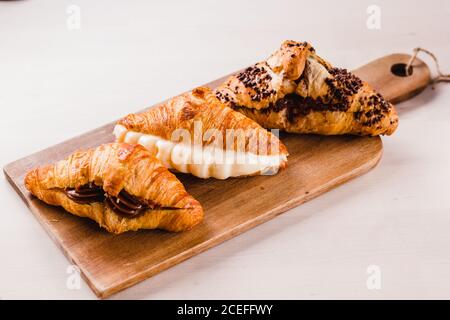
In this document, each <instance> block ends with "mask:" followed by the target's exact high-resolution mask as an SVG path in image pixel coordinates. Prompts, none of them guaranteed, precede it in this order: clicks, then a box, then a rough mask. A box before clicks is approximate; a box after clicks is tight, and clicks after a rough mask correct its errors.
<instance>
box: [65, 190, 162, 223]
mask: <svg viewBox="0 0 450 320" xmlns="http://www.w3.org/2000/svg"><path fill="white" fill-rule="evenodd" d="M64 193H65V194H66V196H67V197H68V198H69V199H70V200H72V201H74V202H76V203H80V204H90V203H95V202H106V205H107V206H108V207H109V208H110V209H111V210H113V211H114V212H115V213H117V214H120V215H122V216H126V217H135V216H138V215H139V214H141V213H143V212H145V211H146V210H148V209H156V208H159V206H158V205H156V204H154V203H151V202H149V201H145V200H143V199H140V198H138V197H135V196H133V195H131V194H129V193H128V192H126V191H125V190H122V191H120V193H119V195H118V196H117V197H116V196H113V195H110V194H108V193H107V192H105V191H104V190H103V188H102V187H100V186H97V185H95V184H93V183H90V184H87V185H84V186H81V187H77V188H73V189H72V188H69V189H65V190H64Z"/></svg>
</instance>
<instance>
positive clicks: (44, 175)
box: [25, 143, 203, 233]
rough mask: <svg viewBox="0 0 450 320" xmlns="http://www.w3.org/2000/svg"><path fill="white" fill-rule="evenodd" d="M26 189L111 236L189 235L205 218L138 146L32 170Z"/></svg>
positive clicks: (110, 148)
mask: <svg viewBox="0 0 450 320" xmlns="http://www.w3.org/2000/svg"><path fill="white" fill-rule="evenodd" d="M25 186H26V188H27V189H28V190H29V191H30V192H31V193H32V194H33V195H35V196H36V197H37V198H39V199H40V200H42V201H44V202H46V203H47V204H50V205H55V206H62V207H63V208H64V209H66V210H67V211H68V212H70V213H72V214H74V215H77V216H80V217H87V218H90V219H92V220H95V221H96V222H97V223H98V224H99V225H100V226H101V227H103V228H105V229H106V230H108V231H109V232H113V233H122V232H125V231H128V230H138V229H156V228H158V229H164V230H168V231H183V230H189V229H191V228H192V227H193V226H195V225H196V224H198V223H199V222H200V221H201V220H202V218H203V209H202V207H201V206H200V204H199V202H198V201H197V200H195V199H194V198H193V197H192V196H190V195H189V194H188V193H187V192H186V190H185V189H184V187H183V185H182V184H181V182H180V181H178V179H177V178H176V177H175V176H174V175H173V174H172V173H171V172H169V171H168V170H167V168H165V167H164V166H163V165H162V164H161V162H160V161H159V160H157V159H155V158H154V157H153V156H152V155H151V154H150V152H148V151H147V150H145V148H143V147H141V146H138V145H129V144H125V143H113V144H106V145H102V146H100V147H97V148H96V149H91V150H87V151H79V152H75V153H74V154H72V155H71V156H69V157H68V158H67V159H66V160H62V161H59V162H57V163H56V164H52V165H48V166H45V167H42V168H37V169H34V170H32V171H31V172H29V173H28V174H27V176H26V177H25Z"/></svg>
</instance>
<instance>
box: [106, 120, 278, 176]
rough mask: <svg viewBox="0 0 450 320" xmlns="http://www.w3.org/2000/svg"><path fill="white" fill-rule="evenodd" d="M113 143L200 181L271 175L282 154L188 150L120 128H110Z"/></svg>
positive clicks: (199, 148)
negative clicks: (134, 148) (140, 149)
mask: <svg viewBox="0 0 450 320" xmlns="http://www.w3.org/2000/svg"><path fill="white" fill-rule="evenodd" d="M114 135H115V136H116V141H118V142H126V143H132V144H140V145H142V146H144V147H145V148H146V149H148V150H150V151H151V152H153V153H154V154H155V155H156V158H158V159H159V160H160V161H161V162H162V163H163V164H164V165H165V166H166V167H167V168H169V169H175V170H177V171H179V172H183V173H190V174H193V175H195V176H197V177H200V178H210V177H213V178H217V179H227V178H229V177H239V176H246V175H253V174H263V175H264V174H265V175H271V174H275V173H277V172H278V169H279V167H280V165H281V163H283V162H285V161H287V155H286V154H280V155H256V154H254V153H251V152H239V151H230V150H223V149H222V148H218V147H216V146H214V145H210V146H207V147H192V146H191V145H188V144H185V143H182V142H178V143H177V142H172V141H169V140H165V139H163V138H161V137H158V136H153V135H150V134H143V133H139V132H135V131H130V130H127V129H126V128H125V127H124V126H122V125H116V127H115V128H114Z"/></svg>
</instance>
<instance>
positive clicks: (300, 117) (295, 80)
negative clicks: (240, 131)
mask: <svg viewBox="0 0 450 320" xmlns="http://www.w3.org/2000/svg"><path fill="white" fill-rule="evenodd" d="M214 93H215V95H216V96H217V98H219V99H220V100H221V101H222V102H223V103H225V104H226V105H228V106H229V107H232V108H234V109H235V110H237V111H239V112H241V113H243V114H245V115H246V116H247V117H249V118H251V119H253V120H255V121H256V122H258V123H259V124H260V125H261V126H263V127H265V128H278V129H282V130H285V131H288V132H297V133H317V134H323V135H337V134H355V135H369V136H375V135H382V134H387V135H390V134H392V133H393V132H394V131H395V129H396V128H397V125H398V116H397V113H396V111H395V108H394V106H393V105H392V104H391V103H389V102H387V101H386V100H385V99H384V98H383V97H382V96H381V95H380V94H379V93H376V92H375V91H374V90H373V89H372V88H371V87H370V86H369V85H368V84H367V83H366V82H364V81H362V80H360V79H359V78H358V77H356V76H355V75H353V74H352V73H350V72H348V71H347V70H345V69H339V68H335V67H333V66H332V65H331V64H329V63H328V62H326V61H325V60H324V59H322V58H321V57H319V56H318V55H317V54H316V51H315V50H314V49H313V47H311V45H310V44H308V43H307V42H295V41H285V42H284V43H283V44H282V45H281V48H280V49H279V50H277V51H276V52H275V53H273V54H272V55H271V56H270V57H269V58H268V59H267V60H266V61H263V62H259V63H257V64H255V65H253V66H251V67H249V68H247V69H245V70H244V71H242V72H239V73H238V74H236V75H233V76H231V77H230V78H228V79H227V80H226V81H225V82H224V83H223V84H222V85H220V86H219V87H218V88H217V89H216V90H215V91H214Z"/></svg>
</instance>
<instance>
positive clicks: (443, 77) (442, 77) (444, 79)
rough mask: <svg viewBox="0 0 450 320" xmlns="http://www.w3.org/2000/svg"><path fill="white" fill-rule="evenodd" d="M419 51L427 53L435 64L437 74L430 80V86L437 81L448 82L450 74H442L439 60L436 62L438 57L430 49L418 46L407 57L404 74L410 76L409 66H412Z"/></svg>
mask: <svg viewBox="0 0 450 320" xmlns="http://www.w3.org/2000/svg"><path fill="white" fill-rule="evenodd" d="M419 52H424V53H426V54H428V55H429V56H430V57H431V58H432V59H433V60H434V63H435V65H436V70H437V74H438V75H437V76H436V77H434V78H433V79H432V80H431V85H432V86H434V84H436V83H438V82H450V74H444V73H443V72H442V71H441V68H440V67H439V62H438V59H437V58H436V56H435V55H434V54H433V53H431V52H430V51H428V50H426V49H423V48H420V47H418V48H415V49H414V54H413V55H412V56H411V59H409V62H408V64H407V65H406V70H405V72H406V76H410V75H411V74H412V73H410V70H411V66H412V64H413V62H414V60H416V57H417V55H418V54H419Z"/></svg>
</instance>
